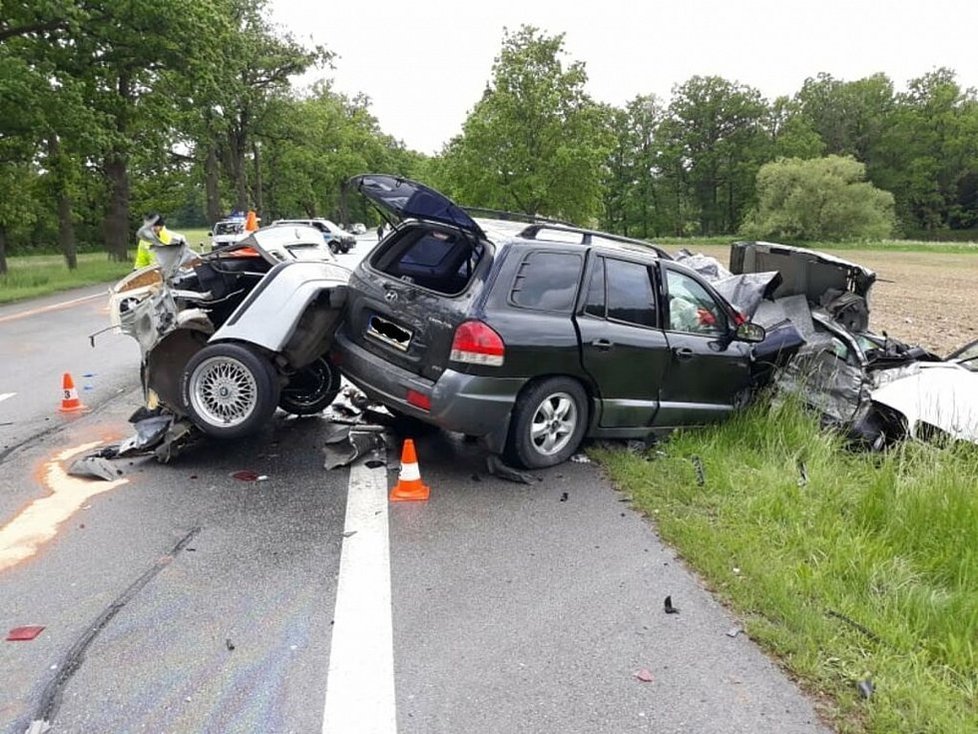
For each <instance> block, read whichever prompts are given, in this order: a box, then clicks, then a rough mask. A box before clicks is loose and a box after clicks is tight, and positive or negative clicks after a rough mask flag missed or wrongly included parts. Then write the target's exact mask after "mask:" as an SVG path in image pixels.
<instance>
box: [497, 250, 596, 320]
mask: <svg viewBox="0 0 978 734" xmlns="http://www.w3.org/2000/svg"><path fill="white" fill-rule="evenodd" d="M583 265H584V259H583V258H582V257H581V256H580V255H577V254H573V253H566V252H546V251H536V252H531V253H529V254H528V255H527V256H526V257H524V258H523V262H521V263H520V266H519V270H517V271H516V277H515V278H514V279H513V288H512V290H511V291H510V294H509V297H510V300H511V301H512V302H513V303H514V304H516V305H517V306H522V307H523V308H532V309H536V310H540V311H561V312H565V313H570V311H571V309H572V308H573V307H574V301H575V300H576V298H577V284H578V283H579V282H580V280H581V268H582V267H583Z"/></svg>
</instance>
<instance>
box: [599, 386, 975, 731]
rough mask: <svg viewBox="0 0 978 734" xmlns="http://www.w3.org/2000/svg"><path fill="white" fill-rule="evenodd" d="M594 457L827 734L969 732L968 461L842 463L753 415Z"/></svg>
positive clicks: (826, 439) (914, 448)
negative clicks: (820, 709) (797, 689)
mask: <svg viewBox="0 0 978 734" xmlns="http://www.w3.org/2000/svg"><path fill="white" fill-rule="evenodd" d="M595 453H596V455H597V458H599V459H600V460H601V461H602V463H603V464H604V465H605V467H606V468H607V470H608V471H609V473H610V474H611V477H612V479H613V480H614V482H615V483H616V484H617V486H618V487H619V488H620V489H621V490H622V491H623V492H624V493H626V494H627V495H628V496H629V497H630V498H631V499H632V501H633V503H634V505H635V506H636V507H637V508H638V509H640V510H641V511H643V512H645V513H646V514H647V515H648V516H649V517H650V518H653V519H654V522H655V523H656V525H657V526H658V530H659V533H660V534H661V536H662V537H663V539H665V540H666V541H667V542H668V543H670V544H671V545H673V546H674V547H676V548H677V549H678V550H679V552H680V553H681V554H682V555H683V556H684V558H685V559H686V560H687V562H688V563H689V564H690V565H691V566H692V567H694V568H695V569H696V570H697V571H698V572H700V573H701V574H702V575H703V577H704V578H705V579H706V580H707V582H708V583H709V584H710V585H711V587H712V590H713V591H714V592H715V593H716V594H717V595H718V596H719V597H720V598H721V599H722V600H724V601H725V602H726V603H728V604H729V605H730V606H731V608H732V609H733V610H734V611H735V612H736V613H737V614H739V615H740V616H741V618H742V619H743V620H744V623H745V628H746V630H747V632H748V634H749V635H750V636H751V637H752V638H753V639H754V640H756V641H758V642H759V643H760V644H761V645H762V646H764V647H765V648H766V649H768V650H769V651H771V652H773V653H774V654H775V655H776V656H777V657H778V658H779V659H780V660H781V661H782V662H783V664H784V666H785V667H786V668H787V669H788V670H789V671H790V672H791V673H792V674H793V675H794V676H796V677H797V678H798V679H799V680H800V681H801V682H802V684H803V685H804V687H805V688H806V689H807V690H808V691H810V692H811V693H813V694H814V695H816V696H817V697H818V699H819V700H820V701H823V702H827V703H825V713H826V715H827V716H828V717H829V718H830V719H831V720H832V721H833V722H834V723H835V724H836V725H837V726H838V727H839V730H840V731H843V732H880V733H882V732H886V733H888V734H889V733H891V732H922V731H927V732H971V731H978V491H976V486H975V483H976V482H975V477H976V476H978V447H975V446H973V445H956V446H950V447H946V448H943V449H942V448H939V447H935V446H930V445H923V444H919V443H906V444H904V445H902V446H900V447H898V448H896V449H894V450H892V451H890V452H889V453H886V454H884V455H868V454H854V453H850V452H847V451H846V450H845V448H844V446H843V445H842V442H841V439H839V437H837V436H833V435H831V434H828V433H826V432H824V431H822V430H820V428H819V426H818V423H817V421H816V420H815V419H813V418H812V417H810V416H809V415H807V414H806V413H804V412H803V411H802V410H800V409H799V408H797V407H795V406H792V405H782V406H778V407H774V408H767V407H763V406H760V405H758V406H755V407H754V408H752V409H751V410H749V411H746V412H744V413H742V414H740V415H738V416H735V417H734V418H733V419H731V420H730V421H728V422H726V423H724V424H722V425H720V426H716V427H713V428H708V429H701V430H699V431H695V432H694V431H689V432H685V433H680V434H677V435H675V436H674V437H672V438H671V439H670V440H669V441H668V442H667V443H665V444H663V445H662V447H661V448H660V449H658V450H655V449H653V451H652V452H650V453H649V454H645V455H636V454H630V453H627V452H620V451H612V450H608V449H598V450H597V451H596V452H595ZM697 465H699V466H701V467H702V472H698V470H697V468H696V467H697ZM867 678H870V679H872V682H873V684H874V686H875V692H874V693H873V695H872V696H871V697H870V698H869V699H864V698H862V697H861V696H860V695H859V694H858V693H857V689H856V684H857V682H858V681H860V680H864V679H867Z"/></svg>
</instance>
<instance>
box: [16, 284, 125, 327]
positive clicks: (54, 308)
mask: <svg viewBox="0 0 978 734" xmlns="http://www.w3.org/2000/svg"><path fill="white" fill-rule="evenodd" d="M107 297H108V291H105V292H103V293H93V294H92V295H90V296H82V297H81V298H73V299H71V300H70V301H62V302H61V303H52V304H51V305H50V306H41V307H39V308H32V309H29V310H27V311H21V312H20V313H12V314H10V315H9V316H0V324H2V323H4V322H5V321H16V320H17V319H23V318H26V317H27V316H36V315H37V314H40V313H47V312H48V311H57V310H58V309H60V308H68V307H69V306H74V305H75V304H77V303H84V302H85V301H91V300H92V299H93V298H107Z"/></svg>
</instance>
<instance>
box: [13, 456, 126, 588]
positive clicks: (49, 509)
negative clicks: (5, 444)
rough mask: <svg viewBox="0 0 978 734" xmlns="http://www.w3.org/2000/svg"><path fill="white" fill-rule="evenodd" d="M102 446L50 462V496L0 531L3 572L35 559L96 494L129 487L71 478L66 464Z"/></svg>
mask: <svg viewBox="0 0 978 734" xmlns="http://www.w3.org/2000/svg"><path fill="white" fill-rule="evenodd" d="M100 445H101V443H99V442H95V443H86V444H83V445H81V446H75V447H73V448H70V449H66V450H64V451H62V452H61V453H60V454H58V455H56V456H55V457H54V458H53V459H51V460H50V461H48V462H46V463H45V464H44V466H43V467H42V469H41V480H42V482H43V483H44V486H46V487H47V488H48V490H49V491H50V494H49V495H48V496H47V497H42V498H41V499H38V500H34V501H33V502H31V503H30V504H29V505H28V506H27V507H26V508H25V509H24V510H23V511H22V512H21V513H20V514H19V515H17V516H16V517H15V518H14V519H13V520H11V521H10V522H9V523H7V524H6V525H4V526H3V527H2V528H0V571H2V570H4V569H6V568H10V567H11V566H15V565H16V564H18V563H20V562H21V561H24V560H26V559H28V558H31V557H32V556H34V555H35V554H36V553H37V552H38V551H39V550H40V549H41V546H43V545H44V544H45V543H47V542H48V541H49V540H51V539H52V538H54V537H55V536H56V535H57V534H58V527H59V526H60V525H61V524H62V523H63V522H64V521H65V520H67V519H68V518H70V517H71V516H72V515H73V514H74V513H75V512H77V511H78V509H79V508H81V506H82V505H83V504H85V502H87V501H88V500H89V499H91V498H92V497H94V496H95V495H98V494H102V493H103V492H108V491H109V490H110V489H115V488H116V487H121V486H122V485H124V484H128V483H129V480H128V479H125V478H123V479H115V480H113V481H111V482H103V481H99V480H97V479H84V478H81V477H73V476H70V475H69V474H68V472H67V470H66V469H65V467H64V465H63V463H64V462H67V460H68V459H71V458H73V457H75V456H78V455H79V454H83V453H85V452H88V451H91V450H93V449H95V448H97V447H98V446H100Z"/></svg>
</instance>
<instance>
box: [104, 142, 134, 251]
mask: <svg viewBox="0 0 978 734" xmlns="http://www.w3.org/2000/svg"><path fill="white" fill-rule="evenodd" d="M105 175H106V177H107V178H108V179H109V190H110V193H109V210H108V212H107V213H106V217H105V244H106V249H108V251H109V259H110V260H115V261H117V262H122V261H123V260H126V259H128V253H127V250H128V247H129V172H128V171H127V160H126V156H125V154H123V153H121V152H118V151H117V152H114V153H111V154H110V157H109V159H108V160H107V161H106V163H105Z"/></svg>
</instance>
